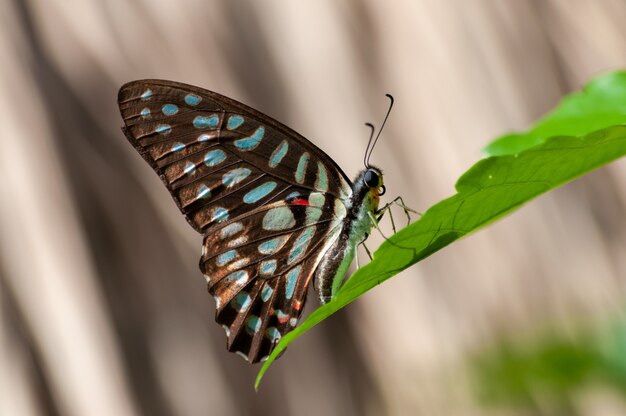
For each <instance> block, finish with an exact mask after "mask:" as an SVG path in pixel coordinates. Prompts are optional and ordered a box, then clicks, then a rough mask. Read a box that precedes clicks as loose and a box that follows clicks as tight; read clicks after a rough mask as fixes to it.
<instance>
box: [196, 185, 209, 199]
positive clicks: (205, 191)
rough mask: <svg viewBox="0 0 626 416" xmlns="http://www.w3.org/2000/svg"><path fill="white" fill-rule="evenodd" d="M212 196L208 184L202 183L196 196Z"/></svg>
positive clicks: (198, 197)
mask: <svg viewBox="0 0 626 416" xmlns="http://www.w3.org/2000/svg"><path fill="white" fill-rule="evenodd" d="M210 196H211V190H210V189H209V187H208V186H206V185H201V186H200V188H198V193H197V194H196V198H197V199H200V198H207V197H210Z"/></svg>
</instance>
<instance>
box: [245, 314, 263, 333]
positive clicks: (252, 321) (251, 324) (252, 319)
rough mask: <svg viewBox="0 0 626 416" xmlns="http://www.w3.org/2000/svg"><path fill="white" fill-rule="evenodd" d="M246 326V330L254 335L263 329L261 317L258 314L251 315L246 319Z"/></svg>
mask: <svg viewBox="0 0 626 416" xmlns="http://www.w3.org/2000/svg"><path fill="white" fill-rule="evenodd" d="M245 326H246V332H247V333H248V334H250V335H254V334H256V333H257V332H259V329H261V319H260V318H259V317H258V316H256V315H250V316H249V317H248V318H247V319H246V321H245Z"/></svg>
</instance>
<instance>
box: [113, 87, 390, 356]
mask: <svg viewBox="0 0 626 416" xmlns="http://www.w3.org/2000/svg"><path fill="white" fill-rule="evenodd" d="M389 97H390V98H391V96H389ZM118 104H119V108H120V112H121V115H122V118H123V120H124V126H123V127H122V130H123V132H124V134H125V136H126V138H127V139H128V141H129V142H130V143H131V144H132V145H133V146H134V147H135V149H136V150H137V151H138V152H139V154H140V155H141V156H142V157H143V158H144V159H145V160H146V161H147V162H148V164H149V165H150V166H151V167H152V169H154V171H155V172H156V173H157V174H158V175H159V177H160V178H161V180H162V181H163V183H164V184H165V186H166V187H167V189H168V190H169V191H170V193H171V195H172V197H173V198H174V201H175V202H176V205H177V206H178V208H179V209H180V211H181V212H182V213H183V215H184V216H185V218H186V219H187V221H188V222H189V224H190V225H191V226H192V227H193V228H194V229H195V230H196V231H198V232H199V233H201V234H202V235H203V243H202V256H201V259H200V269H201V271H202V273H203V274H204V276H205V278H206V281H207V283H208V291H209V293H210V294H211V295H212V296H213V297H214V299H215V302H216V321H217V322H218V323H219V324H221V325H222V326H223V328H224V330H225V331H226V337H227V348H228V350H229V351H233V352H236V353H238V354H239V355H241V356H242V357H243V358H244V359H245V360H247V361H248V362H250V363H255V362H258V361H263V360H265V359H266V358H267V357H268V356H269V354H270V353H271V352H272V350H273V349H274V347H275V346H276V344H277V343H278V341H279V340H280V338H281V337H282V336H283V335H284V334H285V333H287V332H289V331H290V330H292V329H293V328H294V327H295V326H296V324H297V323H298V319H299V317H300V315H301V313H302V310H303V308H304V304H305V301H306V296H307V291H308V288H309V285H310V283H311V281H312V280H313V281H314V287H315V290H316V292H317V294H318V297H319V300H320V302H321V303H322V304H323V303H327V302H329V301H330V300H331V299H332V298H333V296H334V295H335V294H336V292H337V290H338V288H339V287H340V286H341V283H342V282H343V280H344V278H345V276H346V274H347V272H348V268H349V266H350V264H351V263H352V261H353V259H354V257H355V254H356V249H357V245H358V244H359V243H361V242H363V241H364V240H365V239H366V238H367V235H368V234H369V232H370V230H371V229H372V227H373V226H375V224H376V220H377V215H380V211H379V209H378V206H379V197H380V196H381V195H382V194H383V193H384V191H385V187H384V185H383V174H382V172H381V170H380V169H379V168H376V167H374V166H371V165H370V164H369V156H368V155H369V153H371V148H373V146H374V144H375V141H374V144H372V146H371V148H370V146H369V144H368V149H369V153H368V151H367V150H366V158H365V159H364V164H365V169H364V170H362V171H361V172H359V174H358V175H357V176H356V178H355V179H354V181H353V182H352V181H350V179H349V178H348V177H347V176H346V174H345V173H344V172H343V171H342V170H341V168H340V167H339V166H338V165H337V164H336V163H335V162H334V161H333V160H332V159H331V158H330V157H329V156H328V155H327V154H326V153H324V152H323V151H322V150H320V149H319V148H318V147H316V146H315V145H314V144H313V143H311V142H310V141H308V140H307V139H305V138H304V137H303V136H301V135H300V134H298V133H296V132H295V131H293V130H292V129H290V128H289V127H287V126H285V125H284V124H281V123H279V122H278V121H276V120H274V119H272V118H271V117H268V116H266V115H264V114H262V113H260V112H259V111H256V110H254V109H252V108H250V107H248V106H246V105H244V104H241V103H239V102H237V101H235V100H233V99H231V98H228V97H225V96H223V95H220V94H218V93H215V92H212V91H208V90H205V89H202V88H198V87H195V86H191V85H186V84H182V83H178V82H173V81H163V80H139V81H133V82H129V83H127V84H125V85H123V86H122V87H121V89H120V91H119V95H118ZM392 104H393V99H392ZM390 108H391V107H390ZM387 115H389V113H387ZM385 120H386V118H385ZM372 131H373V129H372ZM372 137H373V133H372ZM377 137H378V136H377ZM370 143H371V138H370Z"/></svg>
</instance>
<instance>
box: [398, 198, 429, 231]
mask: <svg viewBox="0 0 626 416" xmlns="http://www.w3.org/2000/svg"><path fill="white" fill-rule="evenodd" d="M391 203H393V204H396V205H397V206H399V207H400V208H402V210H403V211H404V214H405V215H406V225H409V224H410V223H411V213H413V214H416V215H419V216H421V215H422V214H421V213H419V212H417V211H415V210H414V209H412V208H409V207H408V206H406V204H405V203H404V200H403V199H402V197H401V196H398V197H396V199H394V200H393V201H391Z"/></svg>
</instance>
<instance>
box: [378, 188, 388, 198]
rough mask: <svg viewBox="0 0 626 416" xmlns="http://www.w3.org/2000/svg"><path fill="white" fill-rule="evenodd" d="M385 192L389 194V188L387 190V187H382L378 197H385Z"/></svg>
mask: <svg viewBox="0 0 626 416" xmlns="http://www.w3.org/2000/svg"><path fill="white" fill-rule="evenodd" d="M385 192H387V188H385V185H380V189H379V190H378V195H379V196H383V195H385Z"/></svg>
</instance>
